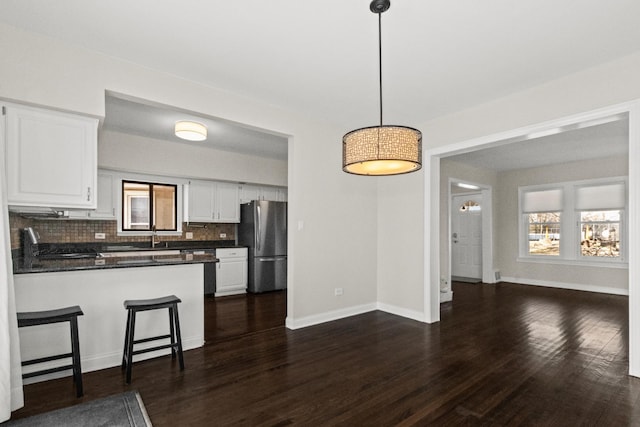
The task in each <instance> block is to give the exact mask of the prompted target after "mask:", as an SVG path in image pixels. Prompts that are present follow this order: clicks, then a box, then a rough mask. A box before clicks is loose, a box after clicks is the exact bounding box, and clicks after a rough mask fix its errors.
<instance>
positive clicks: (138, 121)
mask: <svg viewBox="0 0 640 427" xmlns="http://www.w3.org/2000/svg"><path fill="white" fill-rule="evenodd" d="M179 120H193V121H196V122H199V123H202V124H204V125H206V127H207V139H206V140H204V141H186V140H184V139H180V138H178V137H177V136H175V134H174V125H175V123H176V122H177V121H179ZM103 129H105V130H112V131H117V132H123V133H129V134H133V135H138V136H144V137H148V138H154V139H161V140H166V141H171V142H176V143H182V144H190V145H195V146H200V147H209V148H213V149H217V150H223V151H231V152H235V153H241V154H249V155H253V156H259V157H268V158H272V159H278V160H283V161H286V160H287V144H288V140H287V137H285V136H282V135H274V134H271V133H268V132H266V131H260V130H256V129H253V128H250V127H248V126H244V125H241V124H237V123H232V122H229V121H226V120H222V119H218V118H214V117H208V116H205V115H202V114H198V113H194V112H188V111H185V110H181V109H179V108H175V107H170V106H166V105H161V104H156V103H153V102H150V101H145V100H140V99H135V98H131V97H126V96H119V95H115V94H112V93H107V95H106V99H105V120H104V126H103Z"/></svg>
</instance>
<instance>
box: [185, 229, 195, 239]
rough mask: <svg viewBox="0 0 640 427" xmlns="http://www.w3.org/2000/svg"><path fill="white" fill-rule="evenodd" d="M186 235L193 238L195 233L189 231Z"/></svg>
mask: <svg viewBox="0 0 640 427" xmlns="http://www.w3.org/2000/svg"><path fill="white" fill-rule="evenodd" d="M185 237H186V238H187V240H190V239H193V233H192V232H190V231H187V234H186V236H185Z"/></svg>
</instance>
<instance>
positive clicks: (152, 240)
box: [151, 224, 160, 248]
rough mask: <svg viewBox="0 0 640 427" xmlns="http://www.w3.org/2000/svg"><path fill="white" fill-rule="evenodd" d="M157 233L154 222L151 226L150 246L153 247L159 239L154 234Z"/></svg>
mask: <svg viewBox="0 0 640 427" xmlns="http://www.w3.org/2000/svg"><path fill="white" fill-rule="evenodd" d="M157 235H158V233H157V232H156V226H155V224H154V225H153V226H152V227H151V248H155V247H156V245H157V244H158V243H160V242H159V241H157V240H156V236H157Z"/></svg>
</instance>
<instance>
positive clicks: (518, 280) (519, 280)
mask: <svg viewBox="0 0 640 427" xmlns="http://www.w3.org/2000/svg"><path fill="white" fill-rule="evenodd" d="M500 281H501V282H507V283H515V284H516V285H530V286H542V287H546V288H557V289H569V290H572V291H585V292H597V293H600V294H610V295H629V290H628V289H619V288H609V287H607V286H594V285H584V284H581V283H565V282H554V281H549V280H538V279H527V278H524V277H503V278H502V279H501V280H500Z"/></svg>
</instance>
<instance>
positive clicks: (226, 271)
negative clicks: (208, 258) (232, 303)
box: [215, 248, 248, 297]
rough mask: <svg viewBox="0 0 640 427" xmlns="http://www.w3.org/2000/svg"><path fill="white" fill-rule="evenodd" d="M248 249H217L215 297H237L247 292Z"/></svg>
mask: <svg viewBox="0 0 640 427" xmlns="http://www.w3.org/2000/svg"><path fill="white" fill-rule="evenodd" d="M247 254H248V251H247V248H221V249H216V258H218V260H219V262H218V264H217V265H216V293H215V296H217V297H220V296H226V295H237V294H244V293H246V292H247Z"/></svg>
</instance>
